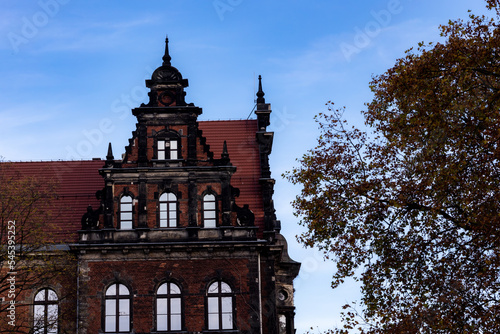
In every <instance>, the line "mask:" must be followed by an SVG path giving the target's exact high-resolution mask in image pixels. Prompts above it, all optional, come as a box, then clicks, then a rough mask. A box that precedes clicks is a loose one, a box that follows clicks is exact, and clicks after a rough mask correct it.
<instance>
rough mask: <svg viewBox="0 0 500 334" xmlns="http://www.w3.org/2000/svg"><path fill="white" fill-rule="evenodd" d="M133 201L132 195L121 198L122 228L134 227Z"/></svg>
mask: <svg viewBox="0 0 500 334" xmlns="http://www.w3.org/2000/svg"><path fill="white" fill-rule="evenodd" d="M132 217H133V201H132V197H131V196H123V197H122V198H120V229H122V230H130V229H132V221H133V219H132Z"/></svg>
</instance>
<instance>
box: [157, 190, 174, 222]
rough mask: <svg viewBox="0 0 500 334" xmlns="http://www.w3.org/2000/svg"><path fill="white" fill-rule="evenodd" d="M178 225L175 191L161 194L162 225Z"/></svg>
mask: <svg viewBox="0 0 500 334" xmlns="http://www.w3.org/2000/svg"><path fill="white" fill-rule="evenodd" d="M176 226H177V197H176V196H175V195H174V194H173V193H163V194H162V195H161V196H160V227H176Z"/></svg>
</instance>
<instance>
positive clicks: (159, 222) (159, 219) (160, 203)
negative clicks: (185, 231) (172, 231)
mask: <svg viewBox="0 0 500 334" xmlns="http://www.w3.org/2000/svg"><path fill="white" fill-rule="evenodd" d="M164 195H167V200H166V201H162V199H161V197H162V196H164ZM168 195H173V196H174V197H175V201H173V200H169V199H168ZM162 204H166V205H167V210H166V211H162V210H161V207H162ZM171 204H174V205H175V209H174V210H175V211H174V213H175V218H173V219H171V213H172V212H171V211H170V205H171ZM162 212H166V213H167V217H166V226H162V217H161V213H162ZM171 220H175V226H172V225H171V224H170V222H171ZM178 226H179V196H178V194H176V193H175V192H174V191H172V190H166V191H164V192H162V193H161V195H160V196H158V227H159V228H174V227H178Z"/></svg>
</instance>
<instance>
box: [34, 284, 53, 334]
mask: <svg viewBox="0 0 500 334" xmlns="http://www.w3.org/2000/svg"><path fill="white" fill-rule="evenodd" d="M58 313H59V305H58V298H57V294H56V293H55V292H54V290H51V289H42V290H40V291H38V293H37V294H36V295H35V300H34V302H33V333H34V334H56V333H57V320H58V316H59V314H58Z"/></svg>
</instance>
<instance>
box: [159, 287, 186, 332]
mask: <svg viewBox="0 0 500 334" xmlns="http://www.w3.org/2000/svg"><path fill="white" fill-rule="evenodd" d="M156 329H157V330H158V331H180V330H181V329H182V300H181V289H180V288H179V286H178V285H177V284H174V283H164V284H162V285H160V287H159V288H158V291H157V293H156Z"/></svg>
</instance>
